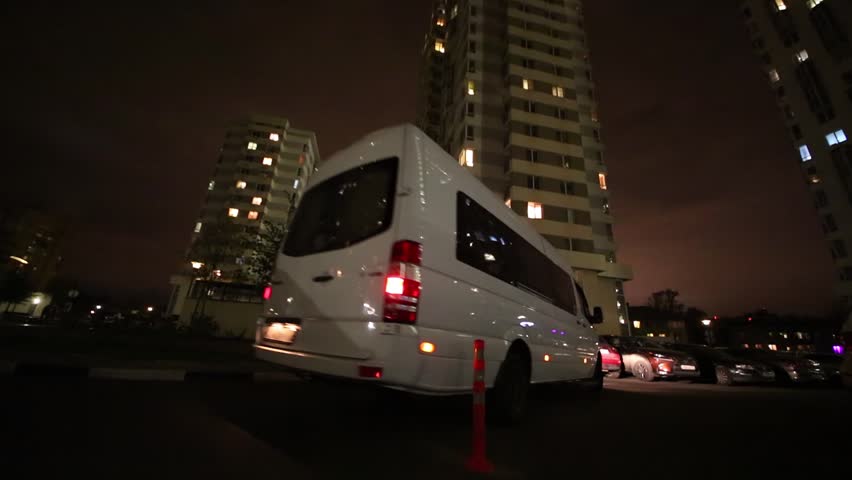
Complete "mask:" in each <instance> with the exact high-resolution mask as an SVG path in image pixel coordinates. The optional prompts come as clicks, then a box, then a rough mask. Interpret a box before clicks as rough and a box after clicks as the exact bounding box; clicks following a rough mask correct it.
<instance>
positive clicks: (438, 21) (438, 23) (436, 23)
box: [435, 17, 447, 27]
mask: <svg viewBox="0 0 852 480" xmlns="http://www.w3.org/2000/svg"><path fill="white" fill-rule="evenodd" d="M446 23H447V22H446V20H444V17H438V20H436V21H435V25H437V26H439V27H443V26H444V25H445V24H446Z"/></svg>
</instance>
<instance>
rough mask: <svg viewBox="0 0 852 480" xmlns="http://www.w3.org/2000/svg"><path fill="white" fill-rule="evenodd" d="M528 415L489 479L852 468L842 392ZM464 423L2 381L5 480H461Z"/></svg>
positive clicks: (191, 387) (552, 394)
mask: <svg viewBox="0 0 852 480" xmlns="http://www.w3.org/2000/svg"><path fill="white" fill-rule="evenodd" d="M530 407H531V411H530V415H529V417H528V419H527V421H526V422H525V423H524V424H523V425H521V426H519V427H515V428H496V427H494V428H492V427H489V431H488V453H489V457H490V459H491V460H492V461H493V462H494V464H495V465H496V467H497V471H496V472H495V473H494V474H493V475H492V476H493V477H494V478H530V479H538V478H547V479H551V478H553V479H557V478H558V479H562V478H580V476H581V475H583V476H585V475H592V476H593V477H592V478H596V479H597V478H616V477H621V478H652V477H654V478H747V477H746V476H747V475H748V476H751V475H755V476H758V477H759V478H767V477H770V476H774V477H782V478H784V477H792V476H799V475H800V472H801V473H807V474H808V476H809V477H811V478H817V476H822V475H831V476H832V477H836V476H838V475H839V472H842V471H843V470H842V469H843V468H845V467H846V466H848V457H847V455H848V448H849V447H848V442H849V426H850V425H852V394H850V392H848V391H841V390H828V389H817V390H813V389H778V388H759V387H733V388H732V387H717V386H715V385H697V384H689V383H669V382H665V383H654V384H646V383H641V382H639V381H637V380H634V379H622V380H609V379H608V380H607V384H606V389H605V390H604V392H602V393H601V394H600V395H599V396H598V395H595V394H591V393H589V392H583V391H578V390H576V389H570V388H538V389H536V390H535V391H534V393H533V398H532V402H531V405H530ZM469 412H470V403H469V399H467V398H455V399H453V398H450V399H447V398H439V399H435V398H417V397H409V396H404V395H403V396H390V397H386V396H384V395H376V393H375V392H373V391H372V390H366V391H365V390H362V389H358V388H353V387H351V386H341V385H329V384H324V383H316V382H301V381H297V382H291V383H283V384H252V383H237V382H228V381H221V380H220V381H206V382H192V383H156V382H153V383H152V382H138V383H137V382H111V381H96V380H84V379H76V380H74V379H54V378H19V377H0V420H2V425H0V478H9V479H17V478H27V479H30V478H110V479H126V478H152V479H153V478H157V479H163V478H182V479H187V478H202V477H203V478H239V479H248V478H264V479H269V478H286V479H301V478H341V479H342V478H396V479H400V478H431V479H444V478H466V477H467V476H468V475H467V474H466V473H465V472H464V468H463V465H464V461H465V458H466V456H467V454H468V452H469V448H470V417H469ZM838 434H839V435H840V436H838ZM834 437H837V439H835V438H834ZM841 439H843V440H841ZM844 442H845V443H844ZM844 449H845V450H847V451H844ZM474 478H475V477H474Z"/></svg>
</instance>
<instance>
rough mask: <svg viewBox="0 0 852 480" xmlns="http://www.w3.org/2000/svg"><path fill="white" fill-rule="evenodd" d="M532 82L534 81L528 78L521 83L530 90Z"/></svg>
mask: <svg viewBox="0 0 852 480" xmlns="http://www.w3.org/2000/svg"><path fill="white" fill-rule="evenodd" d="M531 84H532V81H530V80H527V79H526V78H525V79H523V81H522V82H521V85H522V86H523V87H524V90H529V89H530V85H531Z"/></svg>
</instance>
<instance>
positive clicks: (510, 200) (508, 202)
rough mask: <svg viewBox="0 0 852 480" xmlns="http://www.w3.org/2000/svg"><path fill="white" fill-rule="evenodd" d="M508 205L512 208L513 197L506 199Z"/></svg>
mask: <svg viewBox="0 0 852 480" xmlns="http://www.w3.org/2000/svg"><path fill="white" fill-rule="evenodd" d="M506 206H507V207H509V208H512V199H511V198H507V199H506Z"/></svg>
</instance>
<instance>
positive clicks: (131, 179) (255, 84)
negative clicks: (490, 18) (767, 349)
mask: <svg viewBox="0 0 852 480" xmlns="http://www.w3.org/2000/svg"><path fill="white" fill-rule="evenodd" d="M402 3H405V5H402ZM430 5H431V1H430V0H416V1H410V2H394V1H390V0H386V1H374V2H359V3H358V4H354V3H344V4H341V2H330V1H317V2H310V3H304V2H300V3H296V4H292V5H281V6H275V5H271V4H266V3H262V2H261V3H257V4H250V5H248V4H240V5H233V6H225V5H221V4H211V5H205V6H204V8H198V9H194V8H190V7H188V6H184V5H181V6H165V7H157V8H155V7H150V8H148V9H146V10H144V11H142V10H133V9H130V8H123V7H121V6H116V5H111V6H109V7H106V8H99V9H94V8H92V9H91V10H85V9H83V8H81V7H76V6H75V7H72V6H60V7H51V8H50V9H47V8H42V9H40V8H38V7H36V6H31V5H16V6H6V15H4V20H3V33H2V34H0V35H3V37H4V40H5V41H4V45H5V48H4V50H5V54H6V58H7V59H8V64H9V65H11V66H13V67H14V68H11V69H9V71H8V72H7V79H6V80H7V81H6V88H5V90H4V97H5V98H4V102H5V104H6V105H8V110H9V112H10V115H8V116H7V118H6V126H5V127H6V128H5V129H4V131H5V132H6V135H7V138H6V141H5V142H4V143H5V145H6V147H7V155H8V157H9V158H10V159H14V161H9V160H7V162H6V175H8V177H7V178H9V179H11V178H14V179H16V180H15V181H14V182H10V181H8V180H7V182H6V183H5V186H6V188H4V192H3V195H2V196H3V197H7V199H8V203H7V205H8V204H16V203H20V204H31V205H36V206H40V207H42V208H43V209H45V210H49V211H54V212H57V213H59V214H60V215H61V216H63V217H65V219H66V222H67V225H68V227H69V228H68V229H67V231H68V234H67V237H66V239H65V242H64V244H65V248H64V249H63V255H64V257H66V259H67V261H66V264H65V274H66V276H68V277H71V278H77V279H79V280H80V281H81V284H82V285H84V286H88V287H89V288H93V289H95V290H98V291H103V292H105V293H109V294H113V295H118V296H120V297H129V296H145V295H147V296H151V297H154V296H156V297H157V301H159V302H162V301H164V300H165V296H166V294H167V292H168V277H169V275H170V274H171V273H172V272H173V271H174V270H175V268H176V265H177V263H178V261H179V260H180V259H181V257H182V254H183V251H184V249H185V248H186V246H187V242H188V241H189V238H190V233H191V229H192V226H193V225H194V221H195V217H196V215H197V214H198V211H199V209H200V207H201V203H202V199H203V197H204V193H205V185H206V183H207V179H208V176H209V174H210V173H211V172H212V170H213V167H214V162H215V159H216V156H217V152H218V149H219V148H220V146H221V144H222V141H223V140H224V134H225V130H226V128H227V127H228V125H230V124H232V123H234V122H236V121H239V120H240V119H242V118H243V117H245V116H247V115H249V114H251V113H263V114H270V115H278V116H283V117H285V118H288V119H290V120H291V122H292V124H293V125H294V126H295V127H296V128H300V129H306V130H313V131H315V132H316V133H317V138H318V143H319V149H320V153H321V155H322V157H323V158H328V157H329V156H330V155H331V154H333V153H334V152H335V151H337V150H339V149H341V148H343V147H345V146H346V145H347V144H349V143H351V142H352V141H354V140H356V139H357V138H358V137H360V136H362V135H364V134H366V133H368V132H369V131H372V130H375V129H378V128H382V127H385V126H388V125H391V124H398V123H403V122H412V121H413V120H414V114H415V93H416V88H417V73H418V69H419V60H420V49H421V46H422V45H421V43H422V39H423V34H424V33H425V29H426V26H427V23H428V19H429V8H430ZM329 12H335V15H332V16H330V15H329ZM585 12H586V28H587V31H588V39H589V45H590V49H591V60H592V67H593V75H594V77H593V78H594V79H595V81H596V83H597V87H596V91H597V93H598V95H597V96H598V97H599V98H600V110H601V112H600V113H601V115H600V117H601V122H602V126H603V128H602V136H603V141H604V144H605V146H606V152H605V154H604V159H605V161H606V163H607V165H608V168H609V172H610V177H609V181H608V183H609V184H610V188H611V194H612V202H611V204H612V208H613V213H614V216H615V219H616V223H615V240H616V243H617V245H618V246H619V250H618V252H617V254H618V258H619V261H620V262H624V263H627V264H629V265H632V266H633V268H634V272H635V279H634V280H633V281H631V282H628V283H627V284H626V285H625V290H626V292H627V297H628V301H629V302H630V303H631V304H634V305H638V304H644V303H645V299H646V298H647V296H648V295H649V294H650V293H651V292H653V291H655V290H662V289H665V288H673V289H675V290H679V291H680V292H681V295H682V301H683V302H684V303H686V304H688V305H692V306H697V307H700V308H703V309H705V310H707V311H708V312H711V313H718V314H720V315H726V314H737V313H740V312H745V311H753V310H757V309H760V308H767V309H769V310H770V311H776V312H782V313H786V312H791V313H824V312H827V311H828V308H829V304H830V300H831V282H832V277H833V275H834V274H833V269H832V265H831V262H830V257H829V253H828V247H827V246H826V245H825V244H824V241H823V239H822V234H821V232H820V229H819V225H818V221H817V216H816V215H815V213H814V210H813V208H812V205H811V200H810V198H809V196H808V195H807V189H806V186H805V184H804V180H803V179H802V177H801V173H800V170H799V167H798V165H797V161H796V158H795V152H794V150H793V149H792V147H791V146H790V144H789V141H788V136H787V133H786V131H785V129H784V126H783V123H782V121H781V120H780V116H779V113H778V111H777V107H776V106H775V103H774V100H773V97H772V95H771V92H770V90H769V88H768V87H767V85H766V80H765V78H764V76H763V75H762V73H761V71H760V68H759V65H758V63H757V60H756V59H755V58H754V57H753V54H752V53H751V50H750V45H749V42H748V39H747V36H746V33H745V28H744V27H743V24H742V19H741V18H740V16H739V13H738V11H737V9H736V8H735V7H734V6H733V2H730V3H729V2H714V3H713V4H708V5H703V6H702V9H700V10H696V9H694V6H690V5H682V4H680V3H677V4H676V3H674V2H666V3H656V4H642V5H638V4H635V3H634V2H629V1H627V0H620V1H612V2H606V3H603V2H586V3H585ZM258 19H281V24H280V26H278V25H274V26H273V25H271V26H269V27H268V28H259V24H258ZM326 32H333V34H331V35H329V34H327V33H326ZM150 301H153V299H151V300H150Z"/></svg>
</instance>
